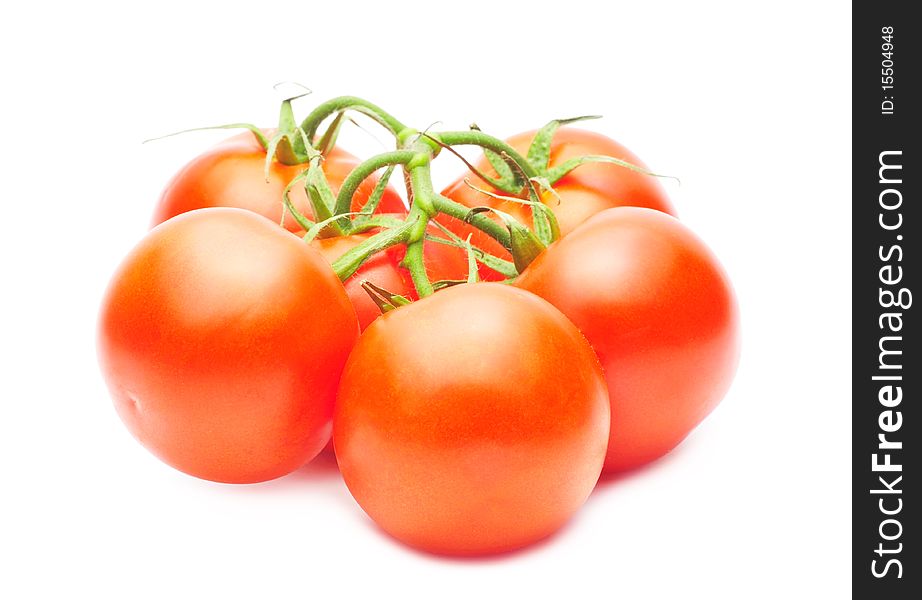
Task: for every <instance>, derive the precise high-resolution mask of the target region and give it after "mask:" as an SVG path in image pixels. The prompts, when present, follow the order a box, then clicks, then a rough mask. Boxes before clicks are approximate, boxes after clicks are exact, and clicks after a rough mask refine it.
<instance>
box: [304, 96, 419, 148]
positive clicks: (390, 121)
mask: <svg viewBox="0 0 922 600" xmlns="http://www.w3.org/2000/svg"><path fill="white" fill-rule="evenodd" d="M342 110H354V111H357V112H360V113H362V114H365V115H368V116H369V117H371V118H372V119H374V120H375V121H377V122H378V123H380V124H381V125H383V126H384V127H386V128H387V129H388V130H390V132H391V133H393V134H394V135H397V134H398V133H400V132H401V131H403V130H404V129H406V126H405V125H404V124H403V123H401V122H400V121H398V120H397V119H396V118H394V117H393V116H392V115H391V114H390V113H388V112H385V111H384V110H383V109H381V108H380V107H379V106H377V105H376V104H372V103H371V102H369V101H367V100H363V99H362V98H357V97H355V96H340V97H338V98H333V99H332V100H328V101H326V102H324V103H323V104H321V105H320V106H318V107H317V108H315V109H314V110H313V111H311V113H310V114H309V115H307V117H306V118H305V119H304V120H303V121H302V122H301V129H302V130H303V131H304V133H305V134H307V139H309V140H313V139H314V136H315V135H316V134H317V128H318V127H320V124H321V123H323V121H324V119H326V118H327V117H329V116H330V115H332V114H333V113H336V112H339V111H342Z"/></svg>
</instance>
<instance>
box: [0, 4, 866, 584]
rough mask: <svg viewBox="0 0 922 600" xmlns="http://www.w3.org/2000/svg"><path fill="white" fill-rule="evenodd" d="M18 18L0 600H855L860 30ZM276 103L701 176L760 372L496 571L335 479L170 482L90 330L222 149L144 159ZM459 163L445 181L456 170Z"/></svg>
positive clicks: (768, 21) (629, 11)
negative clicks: (185, 166) (574, 143)
mask: <svg viewBox="0 0 922 600" xmlns="http://www.w3.org/2000/svg"><path fill="white" fill-rule="evenodd" d="M11 6H13V7H15V8H10V7H11ZM23 6H25V4H24V3H6V4H5V5H4V8H2V9H0V21H2V22H3V23H4V30H5V31H4V35H3V36H2V37H0V55H2V56H3V59H2V60H3V84H4V88H5V89H4V91H3V92H2V96H0V104H2V119H3V126H2V130H3V137H4V142H3V143H2V144H0V154H2V160H0V165H2V170H3V178H2V181H3V183H2V188H0V189H2V193H0V201H2V211H0V215H2V219H0V248H2V253H0V260H2V294H0V302H2V303H3V305H2V311H0V339H2V341H0V344H2V346H0V352H2V360H0V365H2V369H3V373H2V386H3V387H2V402H0V450H2V451H0V457H2V461H3V469H2V473H3V480H4V482H5V484H6V485H5V487H6V491H5V492H3V493H2V495H0V507H2V508H0V554H2V557H0V571H2V573H3V575H2V577H0V596H2V597H5V598H33V597H34V598H65V597H66V598H76V597H108V596H118V597H123V598H295V597H313V598H324V597H325V598H334V597H335V598H344V597H347V598H352V597H356V598H357V597H374V598H391V597H394V598H397V597H399V598H424V597H425V598H472V597H479V598H503V597H515V598H561V597H579V596H580V595H585V596H588V595H589V594H592V596H593V597H600V596H613V597H614V596H617V597H620V598H699V597H700V598H705V597H706V598H778V597H782V596H783V597H787V598H808V597H822V598H839V597H845V595H846V594H847V590H848V582H849V579H850V566H849V545H850V532H851V526H850V500H849V481H850V479H849V477H850V475H849V472H850V471H849V451H850V442H849V430H850V414H849V413H850V404H849V403H850V388H849V383H848V381H849V374H850V365H849V349H850V322H849V320H850V261H849V256H850V186H849V182H850V172H851V169H850V155H849V153H850V144H851V142H850V133H851V125H850V116H851V101H850V81H851V75H850V58H849V57H850V48H851V42H850V29H851V18H850V15H849V14H848V9H847V6H848V5H847V3H841V2H804V1H798V2H788V1H780V2H775V3H773V5H772V7H771V9H761V8H757V5H755V4H749V3H739V2H675V3H663V2H631V3H618V4H616V3H613V2H606V3H602V2H598V3H586V2H578V1H574V0H570V1H568V2H563V3H561V2H553V3H542V2H531V3H530V4H528V8H527V10H526V9H525V8H524V6H525V5H524V4H523V8H520V9H517V10H511V9H509V10H506V9H503V10H500V3H499V2H496V1H495V0H493V1H490V2H478V1H473V0H469V1H466V2H461V3H444V5H442V3H436V2H420V3H407V4H406V6H403V7H399V6H398V3H385V2H366V3H360V2H351V3H349V2H335V3H334V2H308V1H301V2H293V3H290V4H287V5H281V4H279V5H276V4H274V3H272V2H247V3H241V5H240V6H231V5H230V4H229V3H226V2H223V3H216V4H214V5H213V6H211V7H210V8H205V7H204V4H202V5H200V4H199V3H193V2H190V1H187V2H182V3H171V2H156V3H148V4H140V5H138V7H132V6H131V4H130V3H121V4H116V3H113V4H112V5H110V6H105V5H101V4H98V3H93V2H90V3H60V4H58V5H55V4H51V5H48V4H45V5H42V6H37V5H36V4H30V5H29V6H30V8H23ZM129 7H130V8H129ZM23 11H25V12H23ZM285 80H294V81H298V82H301V83H303V84H305V85H307V86H309V87H311V88H312V89H313V90H314V91H315V94H314V96H313V97H310V98H307V99H306V100H304V101H302V103H301V104H299V105H298V106H299V108H300V109H301V110H300V114H301V115H303V114H305V111H306V110H307V109H309V108H310V106H312V105H313V104H314V103H316V102H319V101H321V100H324V99H327V98H330V97H332V96H336V95H341V94H354V95H360V96H365V97H368V98H370V99H372V100H374V101H376V102H378V103H379V104H381V105H382V106H384V107H386V108H388V109H390V110H391V111H393V112H394V113H395V114H396V115H397V116H398V117H400V118H401V119H403V120H404V121H406V122H410V123H412V124H414V125H416V126H417V127H426V126H427V125H429V124H430V123H432V122H434V121H441V122H442V123H443V125H441V126H443V127H445V128H463V127H465V126H467V125H468V124H469V123H470V122H472V121H475V120H476V122H477V123H478V124H480V125H481V126H482V127H483V128H484V129H486V130H488V131H491V132H495V133H497V134H499V135H501V136H504V135H509V134H512V133H515V132H517V131H520V130H524V129H529V128H533V127H536V126H539V125H541V124H543V123H544V122H545V121H547V120H548V119H549V118H552V117H561V116H571V115H578V114H586V113H601V114H603V115H605V117H606V118H605V119H604V120H602V121H597V122H593V123H592V124H591V127H592V128H595V129H597V130H598V131H601V132H604V133H606V134H608V135H611V136H612V137H615V138H616V139H618V140H620V141H622V142H623V143H625V144H627V145H628V146H629V147H631V148H632V149H633V150H635V152H636V153H637V154H639V155H640V156H641V157H642V158H643V159H644V160H645V161H646V162H647V163H648V164H649V165H650V166H651V168H653V170H655V171H657V172H662V173H669V174H673V175H677V176H679V177H680V178H681V181H682V184H681V186H679V185H676V184H674V183H667V185H668V186H669V189H670V191H671V194H672V196H673V198H674V200H675V203H676V205H677V206H678V209H679V211H680V213H681V216H682V218H683V220H684V222H685V223H686V224H688V225H689V226H690V227H692V228H693V229H694V230H695V231H697V232H698V233H699V234H700V235H701V236H702V237H703V238H704V239H705V240H707V241H708V243H709V244H710V245H711V246H712V248H713V249H714V250H715V251H716V252H717V254H718V255H719V256H720V257H722V259H723V261H724V264H725V266H726V268H727V269H728V270H729V272H730V274H731V276H732V278H733V281H734V282H735V284H736V286H737V291H738V293H739V297H740V302H741V307H742V315H743V327H744V338H743V339H744V345H743V358H742V362H741V365H740V369H739V373H738V376H737V378H736V381H735V384H734V385H733V388H732V390H731V391H730V393H729V395H728V396H727V398H726V399H725V401H724V402H723V404H722V405H721V406H720V407H719V408H718V409H717V411H716V412H715V413H714V414H713V415H712V416H711V417H710V418H709V419H708V420H707V421H706V422H705V423H704V424H703V425H702V426H701V427H700V428H699V429H698V430H697V431H696V432H695V433H694V434H693V435H692V436H691V437H690V438H689V439H688V440H687V441H686V443H684V444H683V445H682V446H681V447H680V448H679V449H678V450H676V451H675V452H673V453H672V454H671V455H669V456H668V457H667V458H665V459H663V460H661V461H659V462H658V463H656V464H654V465H652V466H650V467H649V468H647V469H645V470H643V471H641V472H638V473H635V474H633V475H631V476H630V477H625V478H622V479H619V480H616V481H613V482H608V483H605V484H603V485H602V486H601V487H599V488H598V489H597V490H596V492H595V493H594V494H593V495H592V497H591V498H590V499H589V502H588V504H587V505H586V507H585V509H584V510H583V511H582V512H580V513H579V514H578V515H577V517H576V518H575V519H574V520H573V522H572V523H571V525H570V526H568V527H567V528H566V529H565V530H563V531H562V532H560V533H559V534H558V535H557V536H555V537H553V538H552V539H550V540H548V541H547V542H545V543H542V544H540V545H539V546H537V547H533V548H530V549H528V550H526V551H522V552H519V553H516V554H513V555H508V556H503V557H500V558H495V559H488V560H464V561H455V560H447V559H444V558H433V557H430V556H426V555H423V554H419V553H416V552H414V551H411V550H408V549H406V548H405V547H403V546H401V545H399V544H397V543H395V542H393V541H392V540H391V539H389V538H387V537H386V536H384V535H383V534H381V533H379V532H378V530H377V529H376V528H375V527H374V526H373V524H372V523H371V522H370V521H369V520H368V519H367V517H365V515H364V514H363V513H362V511H361V510H360V509H359V507H358V505H356V504H355V502H354V501H353V500H352V498H351V497H350V496H349V493H348V491H347V490H346V488H345V486H344V485H343V483H342V480H341V478H340V477H339V474H338V472H337V471H336V468H335V464H334V463H333V462H332V461H331V460H329V459H326V460H321V461H319V462H318V463H317V464H312V465H309V466H307V467H306V468H303V469H302V470H300V471H298V472H296V473H294V474H293V475H291V476H289V477H286V478H283V479H281V480H277V481H274V482H270V483H266V484H262V485H253V486H229V485H220V484H214V483H207V482H203V481H199V480H196V479H193V478H191V477H188V476H185V475H183V474H181V473H179V472H176V471H174V470H172V469H170V468H169V467H167V466H165V465H163V464H161V463H160V462H158V461H157V460H156V459H154V458H153V457H152V456H151V455H149V454H148V453H147V452H146V451H145V450H144V449H143V448H141V447H140V446H139V445H138V444H137V443H136V442H135V441H134V440H133V439H132V438H131V436H130V435H129V434H128V433H127V431H126V430H125V429H124V428H123V427H122V425H121V423H120V422H119V420H118V418H117V417H116V415H115V412H114V410H113V409H112V407H111V404H110V401H109V399H108V397H107V394H106V391H105V389H104V386H103V383H102V380H101V378H100V375H99V373H98V370H97V365H96V357H95V350H94V336H95V332H94V329H95V319H96V312H97V310H98V303H99V300H100V296H101V294H102V291H103V289H104V286H105V284H106V282H107V280H108V277H109V275H110V274H111V272H112V270H113V269H114V267H115V265H116V264H117V262H118V261H119V260H120V259H121V257H122V256H123V255H124V253H126V252H127V250H128V249H129V248H130V247H131V246H132V245H133V244H134V243H135V242H136V241H137V240H138V239H139V238H140V237H141V236H142V235H143V234H144V231H145V228H146V226H147V223H148V218H149V214H150V212H151V208H152V206H153V204H154V202H155V200H156V198H157V195H158V193H159V190H160V188H161V186H162V185H163V184H164V183H165V181H166V179H167V178H168V177H169V176H170V175H171V174H172V173H173V172H174V171H175V170H176V169H177V168H178V167H179V166H180V165H181V164H182V163H183V162H184V161H186V160H188V159H190V158H191V157H192V156H194V155H195V154H196V153H197V152H200V151H202V150H204V149H205V148H207V147H208V146H210V145H211V144H212V143H215V142H216V141H218V140H220V139H222V138H223V137H224V136H225V134H223V133H221V132H218V133H192V134H188V135H185V136H182V137H178V138H171V139H169V140H164V141H160V142H157V143H153V144H146V145H141V141H142V140H143V139H145V138H148V137H153V136H156V135H160V134H164V133H168V132H171V131H176V130H179V129H184V128H187V127H194V126H200V125H212V124H220V123H226V122H234V121H240V120H246V121H252V122H256V123H259V124H262V125H272V124H273V122H274V120H275V118H276V111H277V102H278V100H279V99H280V96H279V94H278V93H277V92H275V91H274V90H273V88H272V86H273V84H275V83H276V82H279V81H285ZM375 135H378V137H380V138H381V139H382V140H383V139H384V138H383V136H381V135H380V134H378V133H377V132H375ZM346 141H347V142H348V143H349V144H350V146H351V147H352V148H353V149H354V150H356V151H361V152H374V151H375V150H377V149H379V148H380V146H378V144H377V142H375V141H374V140H373V139H372V138H371V137H369V135H368V134H367V133H363V132H361V131H353V132H351V133H350V134H349V135H348V137H347V138H346ZM438 162H439V164H440V165H441V166H439V170H438V171H437V175H438V177H439V178H440V181H441V182H447V181H448V180H449V179H450V178H452V177H453V175H454V174H456V173H459V172H460V170H461V168H462V167H461V165H460V163H458V162H457V161H455V160H454V159H452V158H446V159H444V160H440V161H438ZM437 183H438V182H437Z"/></svg>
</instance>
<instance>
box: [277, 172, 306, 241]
mask: <svg viewBox="0 0 922 600" xmlns="http://www.w3.org/2000/svg"><path fill="white" fill-rule="evenodd" d="M306 178H307V171H306V170H305V171H302V172H300V173H298V175H297V176H296V177H295V178H294V179H292V180H291V181H289V182H288V185H286V186H285V191H284V192H282V202H283V203H284V204H285V208H286V209H288V212H289V213H291V216H292V217H294V220H295V221H297V223H298V225H300V226H301V228H302V229H303V230H305V231H309V230H310V228H311V227H313V226H314V222H313V221H312V220H310V219H308V218H307V217H305V216H304V215H303V214H302V213H301V211H299V210H298V209H297V208H295V205H294V203H293V202H292V201H291V188H293V187H294V186H295V184H296V183H298V182H300V181H302V180H304V179H306ZM279 225H280V226H282V227H284V226H285V211H284V210H283V211H282V221H281V223H279Z"/></svg>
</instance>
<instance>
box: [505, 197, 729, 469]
mask: <svg viewBox="0 0 922 600" xmlns="http://www.w3.org/2000/svg"><path fill="white" fill-rule="evenodd" d="M515 285H516V286H517V287H520V288H522V289H525V290H528V291H530V292H533V293H535V294H537V295H539V296H541V297H542V298H544V299H546V300H548V301H549V302H550V303H551V304H553V305H554V306H556V307H557V308H559V309H560V310H561V311H562V312H563V313H564V314H565V315H567V317H569V318H570V320H571V321H573V323H574V324H575V325H576V326H577V327H579V329H580V331H581V332H583V334H584V335H585V336H586V338H587V339H588V340H589V343H590V344H592V347H593V349H594V350H595V352H596V354H598V356H599V359H600V360H601V362H602V366H603V368H604V371H605V377H606V380H607V382H608V393H609V396H610V400H611V420H612V424H611V439H610V441H609V444H608V452H607V455H606V458H605V471H606V472H614V471H623V470H627V469H632V468H635V467H638V466H641V465H643V464H645V463H648V462H650V461H652V460H654V459H656V458H659V457H660V456H662V455H664V454H666V453H667V452H669V451H670V450H672V449H673V448H674V447H675V446H676V445H678V444H679V443H680V442H681V441H682V440H683V439H685V437H686V436H687V435H688V434H689V432H691V430H692V429H694V428H695V426H697V425H698V424H699V423H700V422H701V420H702V419H704V418H705V417H706V416H707V415H708V414H709V413H710V412H711V411H712V410H713V409H714V408H715V407H716V406H717V404H718V403H719V402H720V400H721V399H722V398H723V396H724V394H725V393H726V391H727V389H728V388H729V386H730V383H731V381H732V379H733V374H734V372H735V371H736V365H737V361H738V354H739V318H738V310H737V304H736V298H735V295H734V292H733V288H732V285H731V284H730V280H729V279H728V277H727V274H726V273H725V272H724V270H723V268H722V267H721V266H720V263H719V262H718V260H717V258H716V257H715V256H714V254H713V253H712V252H711V251H710V250H709V249H708V248H707V246H705V244H704V243H703V242H702V241H701V240H700V239H699V238H698V237H697V236H696V235H695V234H694V233H692V232H691V230H689V229H688V228H687V227H685V226H684V225H682V223H681V222H679V221H678V219H675V218H673V217H671V216H669V215H667V214H665V213H663V212H660V211H655V210H650V209H645V208H613V209H609V210H605V211H602V212H600V213H599V214H597V215H595V216H594V217H592V218H590V219H589V220H587V221H586V222H585V223H583V224H582V225H580V226H579V227H577V228H576V229H574V230H573V231H572V232H571V233H570V235H568V236H566V237H564V238H562V239H560V240H559V241H558V242H556V243H555V244H553V245H552V246H550V247H549V248H548V249H547V250H546V251H545V252H544V253H543V254H541V255H540V256H539V257H538V258H537V259H536V260H535V261H534V262H532V263H531V265H529V266H528V268H527V269H525V271H524V272H523V273H522V274H521V275H520V276H519V278H518V279H517V280H516V282H515Z"/></svg>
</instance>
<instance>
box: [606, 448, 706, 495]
mask: <svg viewBox="0 0 922 600" xmlns="http://www.w3.org/2000/svg"><path fill="white" fill-rule="evenodd" d="M693 439H694V438H693V436H689V437H687V438H685V439H684V440H682V441H681V442H680V443H679V445H678V446H676V447H675V448H673V449H672V450H670V451H669V452H667V453H666V454H664V455H663V456H661V457H659V458H657V459H655V460H653V461H650V462H648V463H646V464H643V465H640V466H637V467H634V468H632V469H626V470H624V471H615V472H613V473H602V475H601V476H600V477H599V481H598V483H596V485H595V489H593V491H592V494H595V493H596V491H598V490H599V489H600V488H608V487H610V486H613V485H617V484H618V483H619V482H621V481H625V480H628V479H634V478H636V477H643V476H645V475H649V474H651V473H655V472H656V471H658V470H660V469H663V468H667V467H668V465H670V464H671V463H672V462H674V461H676V460H677V459H678V458H679V457H681V455H682V454H683V453H684V452H685V448H686V447H687V446H688V445H689V443H690V442H691V443H693V441H692V440H693ZM590 497H592V496H591V495H590Z"/></svg>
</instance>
